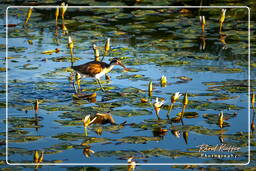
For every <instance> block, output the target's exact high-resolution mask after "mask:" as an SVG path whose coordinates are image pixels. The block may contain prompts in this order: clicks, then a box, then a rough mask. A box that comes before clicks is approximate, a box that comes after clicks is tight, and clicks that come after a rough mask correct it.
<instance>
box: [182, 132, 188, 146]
mask: <svg viewBox="0 0 256 171" xmlns="http://www.w3.org/2000/svg"><path fill="white" fill-rule="evenodd" d="M183 138H184V140H185V143H186V144H188V132H187V131H185V132H183Z"/></svg>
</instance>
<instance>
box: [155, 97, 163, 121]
mask: <svg viewBox="0 0 256 171" xmlns="http://www.w3.org/2000/svg"><path fill="white" fill-rule="evenodd" d="M163 104H164V100H162V101H161V102H159V101H158V97H157V98H156V101H155V103H154V104H153V106H154V109H155V111H156V115H157V117H158V119H160V117H159V112H160V109H161V107H162V106H163Z"/></svg>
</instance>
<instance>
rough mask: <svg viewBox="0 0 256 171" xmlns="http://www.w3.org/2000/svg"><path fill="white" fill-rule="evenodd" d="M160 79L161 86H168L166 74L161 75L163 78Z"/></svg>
mask: <svg viewBox="0 0 256 171" xmlns="http://www.w3.org/2000/svg"><path fill="white" fill-rule="evenodd" d="M160 81H161V86H162V87H166V84H167V79H166V76H164V75H163V76H162V77H161V80H160Z"/></svg>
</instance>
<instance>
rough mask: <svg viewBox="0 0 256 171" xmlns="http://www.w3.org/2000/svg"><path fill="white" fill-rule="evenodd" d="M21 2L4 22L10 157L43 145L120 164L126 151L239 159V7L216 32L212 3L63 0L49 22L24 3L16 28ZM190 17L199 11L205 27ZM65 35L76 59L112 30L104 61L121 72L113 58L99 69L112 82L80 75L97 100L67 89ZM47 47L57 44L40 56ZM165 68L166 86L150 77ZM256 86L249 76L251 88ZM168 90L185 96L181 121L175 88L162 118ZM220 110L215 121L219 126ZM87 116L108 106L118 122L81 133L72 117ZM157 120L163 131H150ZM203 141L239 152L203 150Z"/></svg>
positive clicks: (49, 159) (29, 154)
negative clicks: (68, 3) (70, 2)
mask: <svg viewBox="0 0 256 171" xmlns="http://www.w3.org/2000/svg"><path fill="white" fill-rule="evenodd" d="M27 10H28V9H27V8H9V10H8V23H9V24H17V25H16V26H14V27H8V160H9V162H10V163H33V156H34V153H35V151H36V150H37V151H44V160H43V163H66V164H67V163H77V164H79V163H125V164H126V163H127V159H128V158H129V157H130V156H133V157H135V161H136V162H137V163H247V160H248V131H249V130H248V87H247V86H248V82H247V80H248V32H247V28H248V23H247V17H246V15H243V16H241V17H239V14H240V13H242V14H246V13H247V9H246V8H240V9H236V8H233V9H227V14H226V20H225V22H224V24H223V28H222V32H221V33H219V23H218V18H219V15H220V11H221V9H220V8H211V9H206V8H202V9H195V8H194V9H187V10H184V9H181V8H158V9H157V8H147V9H144V8H127V9H122V8H110V9H106V8H93V9H92V8H77V7H76V8H68V10H67V12H66V14H65V20H62V19H61V17H59V19H58V27H55V15H54V14H55V9H54V8H34V9H33V12H32V15H31V18H30V19H29V21H28V24H27V26H26V27H25V28H24V27H23V23H24V21H25V18H26V17H25V16H26V13H27ZM199 15H204V16H205V17H206V23H207V24H206V26H205V32H204V33H202V31H201V25H200V22H199ZM63 22H64V23H65V27H66V28H67V30H68V35H67V34H65V33H64V31H63V26H62V23H63ZM5 29H6V28H5ZM69 35H70V36H71V37H72V40H73V42H74V65H79V64H83V63H86V62H89V61H92V60H94V52H93V49H92V44H96V45H97V46H98V47H99V50H100V55H101V56H100V58H102V56H103V51H104V45H105V41H106V39H107V38H110V39H111V49H110V51H109V53H108V54H106V56H105V57H104V61H105V62H106V63H109V62H110V60H111V59H112V58H113V57H118V58H120V59H122V63H123V64H124V65H125V66H126V67H127V68H129V69H130V70H129V71H124V70H123V69H122V68H121V67H120V66H116V67H114V69H113V70H112V71H111V72H110V73H109V74H108V75H109V76H110V77H111V78H110V80H106V79H105V78H103V77H102V80H101V82H102V85H103V87H104V88H105V90H106V91H105V92H102V91H101V90H100V89H99V86H98V85H97V83H96V81H95V80H94V79H92V78H85V79H82V80H81V93H82V94H86V95H88V94H93V93H95V92H96V100H95V99H94V100H93V101H92V100H91V99H88V98H79V97H77V96H76V94H75V90H74V88H73V85H72V80H70V79H71V78H72V79H74V77H73V74H74V72H73V70H72V69H71V68H70V66H71V57H70V53H69V52H70V51H69V48H68V36H69ZM1 40H3V38H1ZM1 46H2V48H4V44H1ZM56 48H58V49H59V50H60V51H59V52H53V53H45V52H46V51H49V50H55V49H56ZM3 70H4V69H3ZM163 75H164V76H166V78H167V85H166V87H162V86H161V84H160V78H161V77H162V76H163ZM252 75H255V71H252ZM150 81H152V85H153V92H152V96H150V97H149V96H148V84H149V82H150ZM1 84H2V86H4V84H3V83H1ZM255 84H256V82H255V81H252V82H251V88H252V89H255ZM175 92H180V93H182V94H183V95H184V94H185V93H186V92H187V93H188V105H187V106H186V109H185V113H184V117H183V119H182V121H180V120H179V121H178V122H177V121H176V120H175V118H177V116H179V113H180V112H181V111H182V108H183V107H182V106H183V105H182V102H183V95H182V96H181V97H180V99H179V100H177V102H176V103H174V105H173V110H172V111H171V113H170V117H171V119H168V118H167V117H166V113H167V112H168V107H169V105H171V100H170V99H171V96H172V95H173V94H174V93H175ZM1 93H2V94H3V93H5V92H4V91H2V92H1ZM157 97H158V98H159V99H164V100H165V102H164V105H163V106H162V108H161V110H160V113H159V117H160V118H161V119H160V120H159V119H158V118H157V116H156V114H155V110H154V108H153V103H154V102H155V99H156V98H157ZM36 99H38V101H39V109H38V111H37V112H36V111H35V110H34V103H35V101H36ZM142 99H145V100H146V101H147V102H146V103H143V102H142V101H141V100H142ZM1 107H2V108H4V103H2V104H1ZM221 111H223V113H224V123H223V125H222V126H220V125H219V124H218V118H219V113H220V112H221ZM96 113H110V114H112V117H113V118H114V120H115V122H116V123H117V124H116V125H110V124H106V125H100V124H92V125H90V126H89V127H88V130H87V134H86V133H85V130H84V126H83V122H82V119H83V118H84V117H85V116H86V115H88V114H96ZM125 121H126V123H125V124H121V123H124V122H125ZM160 128H162V129H165V130H166V132H159V131H158V130H159V129H160ZM202 144H208V145H211V146H216V145H221V144H225V145H227V146H229V147H230V146H232V147H239V150H238V151H234V152H232V153H230V152H222V151H219V152H216V151H207V152H202V151H199V149H200V147H199V146H200V145H202ZM88 149H90V150H92V151H90V150H88ZM204 154H208V155H210V154H222V155H223V154H226V155H228V154H234V155H235V156H236V157H222V158H214V157H205V156H203V155H204ZM40 167H41V166H40ZM116 169H118V167H117V168H116ZM120 169H122V168H120Z"/></svg>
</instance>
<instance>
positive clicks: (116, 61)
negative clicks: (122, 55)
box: [110, 58, 128, 70]
mask: <svg viewBox="0 0 256 171" xmlns="http://www.w3.org/2000/svg"><path fill="white" fill-rule="evenodd" d="M110 65H120V66H121V67H123V68H124V69H125V70H128V69H127V68H126V67H125V66H124V64H122V62H121V60H120V59H119V58H113V59H112V60H111V62H110Z"/></svg>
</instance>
